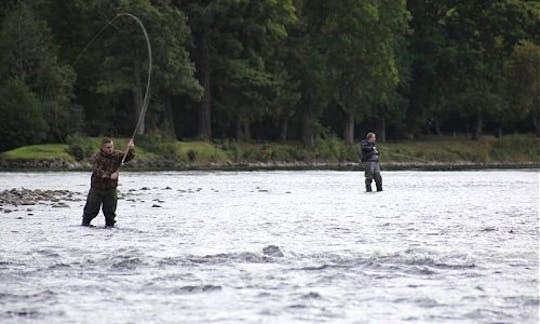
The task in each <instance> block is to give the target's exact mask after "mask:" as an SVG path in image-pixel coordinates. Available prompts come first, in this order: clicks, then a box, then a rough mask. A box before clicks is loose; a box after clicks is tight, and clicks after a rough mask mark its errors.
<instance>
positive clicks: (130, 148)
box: [117, 140, 135, 162]
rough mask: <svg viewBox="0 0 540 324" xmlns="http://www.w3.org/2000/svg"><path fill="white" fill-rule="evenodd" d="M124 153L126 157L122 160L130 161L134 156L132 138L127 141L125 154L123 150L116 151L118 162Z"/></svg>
mask: <svg viewBox="0 0 540 324" xmlns="http://www.w3.org/2000/svg"><path fill="white" fill-rule="evenodd" d="M124 154H125V155H126V159H125V160H124V162H128V161H131V160H133V159H134V158H135V144H134V143H133V140H130V141H129V142H128V150H127V154H126V153H125V152H122V151H118V155H117V156H118V160H119V162H122V159H123V158H124Z"/></svg>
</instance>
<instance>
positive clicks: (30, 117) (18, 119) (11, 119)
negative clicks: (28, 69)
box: [0, 77, 47, 151]
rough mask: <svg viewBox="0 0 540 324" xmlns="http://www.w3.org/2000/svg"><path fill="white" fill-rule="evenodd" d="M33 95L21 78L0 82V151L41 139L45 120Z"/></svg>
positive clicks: (45, 127)
mask: <svg viewBox="0 0 540 324" xmlns="http://www.w3.org/2000/svg"><path fill="white" fill-rule="evenodd" d="M40 106H41V104H40V102H39V99H38V98H37V97H36V95H35V94H34V93H33V92H32V91H31V90H30V88H29V87H28V86H27V85H26V83H25V82H24V80H22V79H21V78H16V77H14V78H11V79H8V80H7V81H5V82H3V83H2V84H1V85H0V115H1V116H2V123H0V151H5V150H9V149H12V148H16V147H19V146H22V145H28V144H34V143H39V142H41V141H43V140H44V139H45V138H46V135H47V123H46V121H45V118H44V116H43V112H42V110H41V107H40Z"/></svg>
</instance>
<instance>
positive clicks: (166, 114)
mask: <svg viewBox="0 0 540 324" xmlns="http://www.w3.org/2000/svg"><path fill="white" fill-rule="evenodd" d="M161 128H162V129H164V130H165V132H167V134H170V135H172V136H174V137H175V138H176V129H175V123H174V114H173V108H172V98H171V95H170V94H169V93H168V92H164V93H163V120H162V126H161Z"/></svg>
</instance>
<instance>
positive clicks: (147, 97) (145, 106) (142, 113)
mask: <svg viewBox="0 0 540 324" xmlns="http://www.w3.org/2000/svg"><path fill="white" fill-rule="evenodd" d="M123 16H125V17H129V18H132V19H134V20H135V21H136V22H137V24H138V25H139V26H140V27H141V29H142V32H143V34H144V38H145V40H146V48H147V50H148V78H147V81H146V92H145V93H144V98H143V103H142V106H141V109H140V112H139V117H138V118H137V124H136V125H135V129H134V130H133V134H132V135H131V140H134V139H135V135H137V130H138V129H139V128H140V127H141V125H142V124H143V123H144V116H145V114H146V110H147V109H148V103H149V100H150V80H151V78H152V46H151V45H150V37H148V32H147V31H146V28H145V27H144V24H143V23H142V21H141V20H140V19H139V17H137V16H135V15H133V14H130V13H127V12H122V13H119V14H117V15H116V16H114V18H113V19H111V20H109V21H107V24H106V25H105V26H103V27H102V28H101V29H100V30H99V31H98V32H97V33H96V35H95V36H94V37H93V38H92V39H91V40H90V41H89V42H88V44H87V45H86V46H85V47H84V49H83V50H82V51H81V53H80V54H79V55H78V56H77V58H76V59H75V61H74V62H73V64H72V65H73V66H74V65H75V64H77V62H78V61H79V59H80V58H81V57H82V56H83V54H84V53H85V52H86V50H87V49H88V48H89V47H90V46H91V45H92V43H93V42H94V41H95V40H96V39H98V38H99V36H101V34H103V32H104V31H105V30H106V29H107V28H108V27H109V26H112V27H114V28H116V27H115V26H114V25H113V24H112V23H113V22H114V21H115V20H116V19H118V18H120V17H123ZM127 153H128V150H127V149H126V151H125V152H124V156H123V157H122V165H123V164H124V162H125V161H126V156H127Z"/></svg>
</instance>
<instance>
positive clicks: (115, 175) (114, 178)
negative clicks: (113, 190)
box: [111, 171, 118, 180]
mask: <svg viewBox="0 0 540 324" xmlns="http://www.w3.org/2000/svg"><path fill="white" fill-rule="evenodd" d="M111 180H118V171H116V172H113V173H111Z"/></svg>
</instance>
